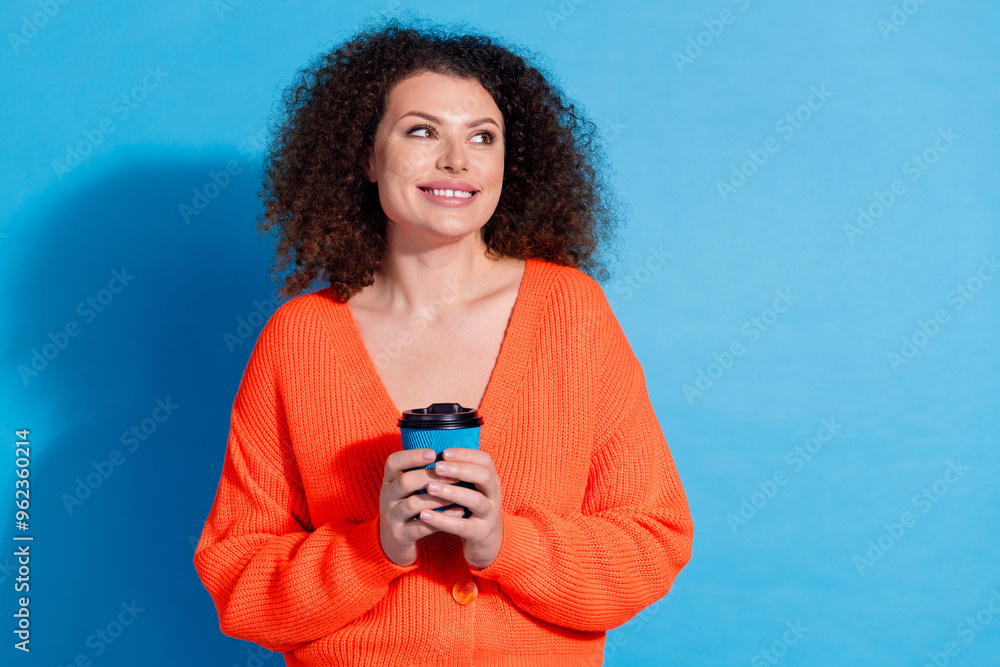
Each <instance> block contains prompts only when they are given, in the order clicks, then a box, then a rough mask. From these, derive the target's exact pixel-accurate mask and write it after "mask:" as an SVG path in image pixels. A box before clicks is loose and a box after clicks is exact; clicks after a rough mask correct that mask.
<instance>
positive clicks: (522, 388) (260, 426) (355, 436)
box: [195, 23, 692, 665]
mask: <svg viewBox="0 0 1000 667" xmlns="http://www.w3.org/2000/svg"><path fill="white" fill-rule="evenodd" d="M285 102H286V105H287V114H288V117H287V119H286V121H285V123H284V124H283V125H282V126H281V128H280V134H279V136H278V137H277V140H276V143H275V146H274V147H273V150H272V152H271V153H270V154H269V156H268V159H267V161H266V163H265V168H266V170H265V171H266V179H265V185H264V188H263V194H264V195H266V206H265V212H264V219H263V220H262V223H261V228H262V230H264V231H267V230H270V229H272V228H278V229H280V232H281V236H280V242H279V246H278V254H279V268H282V269H283V268H285V267H286V266H287V265H288V264H289V263H290V262H291V261H292V260H293V259H294V262H295V265H296V266H295V270H294V272H293V273H292V274H291V275H289V276H288V277H286V279H285V286H284V288H283V289H284V292H285V293H286V295H296V294H298V296H296V297H295V298H293V299H291V300H290V301H288V302H286V303H284V304H282V306H281V307H280V308H279V309H278V310H277V311H276V312H275V313H274V314H273V315H272V316H271V318H270V319H269V320H268V322H267V324H266V325H265V326H264V328H263V330H262V331H261V334H260V336H259V338H258V340H257V343H256V345H255V348H254V350H253V353H252V355H251V357H250V360H249V362H248V364H247V368H246V371H245V373H244V376H243V380H242V383H241V385H240V389H239V391H238V393H237V396H236V400H235V403H234V406H233V413H232V422H231V430H230V436H229V443H228V446H227V450H226V458H225V462H224V466H223V472H222V479H221V481H220V484H219V489H218V492H217V495H216V498H215V502H214V504H213V506H212V509H211V513H210V515H209V517H208V521H207V522H206V525H205V528H204V531H203V533H202V536H201V540H200V542H199V544H198V548H197V551H196V553H195V566H196V568H197V570H198V573H199V576H200V577H201V579H202V581H203V583H204V584H205V586H206V588H207V589H208V591H209V593H210V594H211V596H212V598H213V600H214V602H215V604H216V608H217V610H218V612H219V619H220V627H221V629H222V632H224V633H225V634H227V635H231V636H233V637H239V638H242V639H247V640H250V641H254V642H257V643H258V644H261V645H262V646H264V647H266V648H269V649H271V650H274V651H283V652H284V655H285V659H286V662H287V664H289V665H396V664H400V665H469V664H477V665H479V664H481V665H579V664H588V665H599V664H601V662H602V659H603V647H604V638H605V631H606V630H608V629H610V628H613V627H615V626H617V625H620V624H622V623H624V622H625V621H627V620H628V619H630V618H631V617H633V616H634V615H635V614H637V613H638V612H639V611H640V610H641V609H642V608H644V607H645V606H647V605H649V604H651V603H652V602H654V601H656V600H657V599H659V598H660V597H662V596H663V595H665V594H666V593H667V591H668V590H669V588H670V586H671V584H672V582H673V579H674V577H675V576H676V575H677V573H678V571H679V570H680V569H681V568H682V567H683V566H684V564H685V563H686V562H687V561H688V559H689V557H690V552H691V539H692V522H691V517H690V514H689V512H688V507H687V502H686V498H685V495H684V491H683V488H682V486H681V483H680V480H679V479H678V476H677V472H676V469H675V468H674V465H673V462H672V459H671V457H670V453H669V451H668V449H667V445H666V442H665V441H664V438H663V434H662V432H661V430H660V428H659V425H658V423H657V421H656V418H655V415H654V414H653V410H652V407H651V406H650V403H649V399H648V396H647V394H646V387H645V380H644V377H643V374H642V369H641V367H640V366H639V363H638V361H637V360H636V358H635V356H634V354H633V353H632V350H631V348H630V347H629V345H628V342H627V340H626V338H625V336H624V334H623V333H622V331H621V328H620V327H619V326H618V323H617V321H616V319H615V317H614V315H613V313H612V312H611V309H610V307H609V305H608V302H607V300H606V298H605V297H604V293H603V291H602V290H601V288H600V287H599V285H598V284H597V283H596V281H595V280H594V279H592V278H591V277H590V276H589V275H587V274H586V273H584V272H583V270H582V269H584V268H586V269H593V268H595V266H596V262H595V260H594V255H595V253H596V251H597V249H598V243H599V241H601V240H602V239H603V238H605V237H606V236H607V232H608V230H609V229H610V227H611V222H612V221H613V219H614V211H613V210H612V208H611V207H610V206H609V205H608V204H607V197H606V196H605V197H603V198H602V196H601V195H602V193H601V191H600V188H599V187H598V183H597V177H596V171H595V169H594V164H595V162H596V159H597V158H596V149H595V145H594V140H595V139H596V137H595V136H594V135H593V134H592V133H591V132H589V131H587V128H588V127H591V128H592V127H593V125H592V124H590V123H588V122H586V121H582V120H581V115H580V113H579V112H578V111H577V110H575V108H574V107H572V106H567V105H565V104H564V103H563V101H562V99H561V97H560V95H559V93H558V92H557V91H556V89H555V88H554V87H552V86H551V85H550V84H549V83H548V82H547V81H546V80H545V78H544V77H543V76H542V75H541V74H540V73H539V72H538V70H536V69H535V68H533V67H531V66H530V65H528V64H527V63H526V62H525V60H524V59H523V58H522V57H521V56H518V55H516V54H515V53H514V52H513V51H512V50H510V49H508V48H505V47H500V46H497V45H495V44H494V43H493V42H492V41H491V40H490V39H488V38H486V37H483V36H469V35H465V36H457V37H453V36H448V35H446V34H443V33H442V32H441V31H438V30H433V29H427V30H423V31H421V30H418V29H416V28H413V27H402V26H400V25H397V24H395V23H390V25H388V26H387V27H385V28H384V29H383V30H381V31H379V32H369V33H362V34H360V35H359V36H357V37H355V38H354V39H353V40H352V41H350V42H349V43H347V44H345V45H342V46H340V47H339V48H337V49H336V50H334V51H333V52H332V53H330V54H328V55H326V56H324V57H323V58H321V59H320V61H319V62H318V63H317V64H316V65H315V66H313V67H312V68H310V69H308V70H307V71H306V73H305V75H304V76H303V79H302V82H301V83H300V84H299V85H298V86H297V87H293V88H292V89H291V90H290V91H289V93H288V94H287V95H286V98H285ZM318 276H322V277H323V278H324V280H325V281H326V282H327V283H329V284H328V286H326V287H324V288H322V289H319V290H316V291H312V292H308V291H306V290H307V289H308V287H309V286H310V285H311V284H312V282H313V281H314V280H315V279H316V278H317V277H318ZM301 292H306V293H304V294H300V293H301ZM435 402H457V403H460V404H462V405H464V406H467V407H476V408H478V410H479V414H480V415H481V416H482V418H483V421H484V424H483V427H482V431H481V437H480V449H479V450H469V449H450V450H446V451H445V452H444V459H445V460H444V461H440V462H437V463H436V464H435V468H434V469H424V468H423V466H425V465H427V464H428V462H429V461H433V460H434V452H433V451H432V450H429V449H422V450H408V451H400V450H401V444H400V436H399V430H398V428H397V421H396V420H397V419H398V417H399V416H400V413H401V412H402V411H403V410H406V409H411V408H417V407H426V406H428V405H430V404H431V403H435ZM458 481H464V482H471V483H473V484H474V488H462V487H459V486H457V485H455V484H454V483H455V482H458ZM419 490H425V491H426V492H427V493H425V494H416V495H414V492H415V491H419ZM452 504H457V505H460V506H462V507H465V508H468V510H469V513H467V514H464V513H463V510H462V509H461V508H460V507H455V508H452V509H449V510H446V511H443V512H435V511H433V510H435V509H437V508H441V507H445V506H447V505H452Z"/></svg>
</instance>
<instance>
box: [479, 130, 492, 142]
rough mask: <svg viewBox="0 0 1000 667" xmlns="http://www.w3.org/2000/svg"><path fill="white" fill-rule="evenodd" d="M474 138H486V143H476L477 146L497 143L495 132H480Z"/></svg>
mask: <svg viewBox="0 0 1000 667" xmlns="http://www.w3.org/2000/svg"><path fill="white" fill-rule="evenodd" d="M476 136H477V137H486V138H487V139H488V141H477V142H476V143H478V144H495V143H496V141H497V135H496V132H491V131H490V130H483V131H482V132H480V133H479V134H477V135H476Z"/></svg>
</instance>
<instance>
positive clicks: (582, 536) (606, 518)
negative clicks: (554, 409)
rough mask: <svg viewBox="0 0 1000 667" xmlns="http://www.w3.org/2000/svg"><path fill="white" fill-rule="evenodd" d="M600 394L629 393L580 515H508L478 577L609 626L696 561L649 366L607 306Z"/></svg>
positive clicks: (601, 444) (543, 607)
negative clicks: (651, 393)
mask: <svg viewBox="0 0 1000 667" xmlns="http://www.w3.org/2000/svg"><path fill="white" fill-rule="evenodd" d="M605 322H606V326H607V327H608V329H610V330H611V334H610V338H611V341H610V343H609V344H608V345H607V346H606V350H605V352H604V354H603V356H602V359H603V362H602V373H601V380H600V384H599V387H598V394H597V395H598V396H603V397H607V396H621V397H622V399H623V400H622V401H621V403H620V406H621V407H620V409H619V411H618V412H617V413H616V414H608V415H606V416H605V417H604V418H603V420H602V421H601V422H600V423H598V425H597V435H596V436H595V437H596V442H595V448H594V453H593V455H592V458H591V464H590V472H589V478H588V483H587V489H586V494H585V499H584V503H583V507H582V510H581V512H580V513H576V514H572V515H568V516H567V515H556V514H554V513H552V512H550V511H544V510H542V509H539V508H537V507H530V506H529V507H528V508H527V509H524V510H521V512H520V514H518V515H514V514H510V513H507V512H505V513H504V516H503V544H502V545H501V549H500V553H499V555H498V556H497V558H496V559H495V560H494V561H493V562H492V563H491V564H490V565H488V566H487V567H485V568H481V569H476V568H473V569H472V572H473V573H474V574H475V575H476V576H479V577H483V578H486V579H490V580H493V581H495V582H497V583H498V584H499V585H500V586H501V587H502V588H503V589H504V591H505V592H506V593H507V594H508V595H509V596H510V597H511V599H512V601H513V602H514V604H516V605H517V606H518V607H520V608H521V609H522V610H524V611H525V612H526V613H528V614H531V615H532V616H535V617H537V618H540V619H542V620H544V621H548V622H550V623H554V624H556V625H559V626H562V627H568V628H572V629H575V630H582V631H600V630H609V629H611V628H614V627H617V626H619V625H621V624H623V623H625V622H626V621H628V620H629V619H630V618H632V617H633V616H635V615H636V614H638V613H639V612H640V611H641V610H642V609H643V608H645V607H646V606H648V605H650V604H652V603H653V602H655V601H656V600H658V599H660V598H661V597H663V596H664V595H666V594H667V593H668V592H669V590H670V587H671V585H672V584H673V581H674V578H675V577H676V576H677V574H678V572H679V571H680V570H681V568H682V567H684V565H685V564H686V563H687V562H688V560H689V559H690V557H691V546H692V538H693V531H694V526H693V521H692V519H691V515H690V512H689V510H688V504H687V498H686V496H685V493H684V489H683V487H682V486H681V481H680V478H679V476H678V474H677V470H676V468H675V467H674V463H673V459H672V457H671V455H670V451H669V449H668V448H667V443H666V440H665V439H664V436H663V432H662V431H661V430H660V426H659V423H658V422H657V420H656V415H655V414H654V412H653V408H652V406H651V404H650V401H649V397H648V395H647V392H646V382H645V377H644V375H643V371H642V368H641V366H640V365H639V362H638V360H637V359H636V357H635V355H634V354H633V352H632V349H631V348H630V347H629V345H628V341H627V340H626V338H625V335H624V333H623V332H622V330H621V327H620V326H619V325H618V322H617V320H616V319H615V318H614V315H613V314H612V313H611V311H610V308H608V309H607V314H606V319H605Z"/></svg>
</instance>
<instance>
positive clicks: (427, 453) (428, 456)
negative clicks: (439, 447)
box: [420, 449, 435, 461]
mask: <svg viewBox="0 0 1000 667" xmlns="http://www.w3.org/2000/svg"><path fill="white" fill-rule="evenodd" d="M420 458H422V459H424V460H425V461H433V460H434V458H435V457H434V452H433V451H432V450H430V449H425V450H424V451H422V452H420Z"/></svg>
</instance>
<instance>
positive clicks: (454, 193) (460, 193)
mask: <svg viewBox="0 0 1000 667" xmlns="http://www.w3.org/2000/svg"><path fill="white" fill-rule="evenodd" d="M420 189H421V190H423V191H424V192H429V193H431V194H432V195H437V196H438V197H457V198H458V199H468V198H470V197H471V196H472V195H473V193H472V192H465V191H464V190H437V189H431V188H420Z"/></svg>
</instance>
